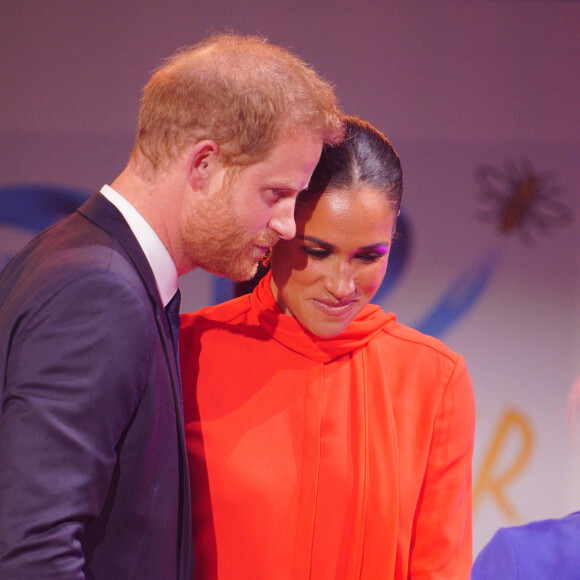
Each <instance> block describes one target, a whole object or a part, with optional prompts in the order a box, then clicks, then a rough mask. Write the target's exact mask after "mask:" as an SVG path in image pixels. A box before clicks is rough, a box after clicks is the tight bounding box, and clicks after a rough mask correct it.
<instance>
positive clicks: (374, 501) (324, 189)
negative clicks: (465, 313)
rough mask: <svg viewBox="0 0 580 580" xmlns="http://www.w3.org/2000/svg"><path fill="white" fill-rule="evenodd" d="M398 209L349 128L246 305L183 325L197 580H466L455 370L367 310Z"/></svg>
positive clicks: (372, 154)
mask: <svg viewBox="0 0 580 580" xmlns="http://www.w3.org/2000/svg"><path fill="white" fill-rule="evenodd" d="M401 195H402V174H401V168H400V163H399V159H398V157H397V155H396V153H395V152H394V150H393V149H392V147H391V145H390V143H389V142H388V141H387V139H386V138H385V137H384V136H383V135H382V134H381V133H380V132H379V131H377V130H376V129H374V128H373V127H371V126H370V125H368V124H367V123H365V122H363V121H360V120H359V119H356V118H354V117H349V118H348V119H347V132H346V138H345V141H344V142H343V143H342V144H341V145H338V146H334V147H326V148H325V149H324V151H323V153H322V156H321V159H320V162H319V164H318V166H317V168H316V170H315V172H314V174H313V176H312V179H311V182H310V185H309V188H308V190H307V191H306V192H303V193H302V194H301V195H300V196H299V200H298V203H297V206H296V212H295V216H296V227H297V235H296V237H295V238H294V239H293V240H290V241H281V242H279V243H278V244H277V245H276V246H275V247H274V249H273V252H272V261H271V271H270V272H269V273H268V274H267V275H266V276H265V277H264V278H263V279H262V280H261V281H260V283H259V285H258V286H257V287H256V288H255V290H254V291H253V293H252V294H248V295H245V296H242V297H240V298H236V299H234V300H231V301H229V302H226V303H224V304H220V305H218V306H214V307H208V308H204V309H202V310H200V311H199V312H197V313H195V314H186V315H184V316H182V326H181V334H180V356H181V364H182V382H183V391H184V405H185V421H186V435H187V445H188V457H189V462H190V463H189V466H190V477H191V486H192V498H193V508H192V509H193V514H192V515H193V522H194V529H193V536H194V553H195V568H196V577H197V578H203V579H208V578H220V579H221V578H223V579H240V578H249V579H252V580H260V579H264V580H266V579H267V580H280V579H290V578H292V579H306V578H313V579H316V580H319V579H320V580H322V579H327V578H328V579H355V578H356V579H365V580H378V579H388V580H390V579H397V580H399V579H400V580H405V579H407V578H413V579H415V578H417V579H418V578H421V579H436V578H441V579H443V578H445V579H446V580H449V579H455V578H457V579H460V578H461V579H467V578H468V577H469V568H470V565H471V457H472V448H473V434H474V421H475V415H474V404H473V391H472V386H471V382H470V379H469V375H468V373H467V371H466V368H465V361H464V359H463V358H462V357H461V356H460V355H458V354H456V353H454V352H452V351H451V350H450V349H449V348H448V347H446V346H445V345H444V344H443V343H441V342H440V341H438V340H436V339H434V338H431V337H429V336H425V335H423V334H420V333H419V332H417V331H415V330H412V329H411V328H408V327H405V326H403V325H401V324H399V323H398V322H397V321H396V318H395V315H394V314H387V313H385V312H383V311H382V310H381V308H379V307H378V306H375V305H371V304H370V300H371V299H372V297H373V295H374V294H375V292H376V291H377V289H378V288H379V286H380V284H381V282H382V280H383V277H384V275H385V271H386V268H387V261H388V257H389V249H390V246H391V243H392V239H393V234H394V231H395V223H396V219H397V216H398V214H399V205H400V201H401Z"/></svg>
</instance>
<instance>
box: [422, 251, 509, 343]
mask: <svg viewBox="0 0 580 580" xmlns="http://www.w3.org/2000/svg"><path fill="white" fill-rule="evenodd" d="M499 257H500V254H499V251H498V250H497V249H493V250H491V251H489V252H488V253H487V254H486V255H484V256H483V258H481V259H479V260H478V261H477V262H475V263H474V264H473V265H472V266H471V267H470V268H468V269H467V270H466V271H465V272H463V273H461V274H460V275H459V276H458V277H457V279H456V280H454V281H453V282H452V283H451V284H450V286H449V288H448V290H447V291H446V292H445V293H444V294H443V296H442V297H441V299H440V300H439V302H437V303H436V304H435V305H434V306H433V308H432V309H431V312H429V313H428V314H427V315H426V316H425V317H424V318H423V319H422V320H421V321H419V323H418V324H415V325H413V327H414V328H416V329H417V330H419V331H421V332H423V333H425V334H429V335H431V336H435V337H437V338H441V336H442V335H443V334H444V333H445V332H446V331H447V330H448V329H449V328H450V327H452V326H453V325H454V324H456V323H457V322H458V321H459V320H460V319H461V318H462V317H463V316H464V315H465V314H466V313H467V312H468V311H469V310H470V309H471V308H472V307H473V305H474V304H475V302H476V301H477V300H478V298H479V297H480V296H481V294H482V292H483V291H484V289H485V287H486V286H487V284H488V282H489V281H490V279H491V275H492V273H493V272H494V270H495V269H496V267H497V264H498V263H499Z"/></svg>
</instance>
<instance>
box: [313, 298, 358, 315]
mask: <svg viewBox="0 0 580 580" xmlns="http://www.w3.org/2000/svg"><path fill="white" fill-rule="evenodd" d="M312 301H313V302H314V305H315V306H316V307H317V308H318V309H319V310H322V312H324V313H325V314H329V315H330V316H344V315H345V314H346V313H348V312H349V311H350V310H351V309H352V308H353V307H354V305H355V304H356V300H345V301H344V302H338V303H329V302H325V301H324V300H317V299H316V298H314V299H313V300H312Z"/></svg>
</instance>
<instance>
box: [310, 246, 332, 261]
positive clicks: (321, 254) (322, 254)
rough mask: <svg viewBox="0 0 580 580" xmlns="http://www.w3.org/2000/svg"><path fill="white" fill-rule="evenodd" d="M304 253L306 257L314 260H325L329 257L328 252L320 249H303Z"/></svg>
mask: <svg viewBox="0 0 580 580" xmlns="http://www.w3.org/2000/svg"><path fill="white" fill-rule="evenodd" d="M304 252H305V253H306V255H307V256H309V257H311V258H313V259H315V260H324V258H327V257H328V256H330V252H329V251H328V250H324V249H322V248H308V247H305V248H304Z"/></svg>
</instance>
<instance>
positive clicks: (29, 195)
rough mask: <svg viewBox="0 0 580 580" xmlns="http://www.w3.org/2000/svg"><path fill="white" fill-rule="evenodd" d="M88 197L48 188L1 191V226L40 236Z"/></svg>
mask: <svg viewBox="0 0 580 580" xmlns="http://www.w3.org/2000/svg"><path fill="white" fill-rule="evenodd" d="M88 196H89V194H88V193H86V192H82V191H79V190H76V189H72V188H67V187H61V186H50V185H14V186H9V187H2V188H0V200H1V203H0V223H4V224H8V225H11V226H17V227H21V228H25V229H27V230H30V231H32V232H35V233H37V232H40V231H41V230H43V229H45V228H47V227H48V226H50V225H52V224H53V223H55V222H57V221H58V220H60V219H62V218H64V217H66V216H67V215H69V214H71V213H72V212H74V211H75V210H76V209H77V207H79V206H80V205H81V204H82V203H84V202H85V201H86V200H87V198H88Z"/></svg>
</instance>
